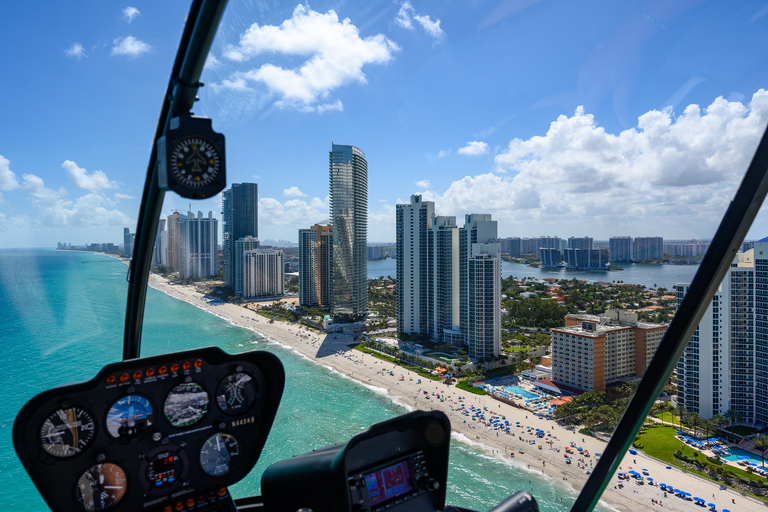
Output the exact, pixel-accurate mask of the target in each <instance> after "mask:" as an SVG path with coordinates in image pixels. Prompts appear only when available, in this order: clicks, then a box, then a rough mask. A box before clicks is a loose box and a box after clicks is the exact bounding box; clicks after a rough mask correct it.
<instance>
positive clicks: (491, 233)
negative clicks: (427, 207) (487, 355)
mask: <svg viewBox="0 0 768 512" xmlns="http://www.w3.org/2000/svg"><path fill="white" fill-rule="evenodd" d="M497 237H498V223H497V222H496V221H495V220H491V214H490V213H472V214H467V215H465V216H464V226H463V227H461V228H459V319H460V323H459V325H460V327H461V332H463V333H465V334H466V333H467V332H469V279H470V274H469V258H471V257H472V245H473V244H488V243H493V242H495V240H496V238H497ZM496 259H497V260H498V259H499V258H498V257H497V258H496ZM499 265H501V262H500V261H499ZM499 286H501V284H499ZM497 355H498V354H497ZM469 356H470V357H474V356H473V355H472V354H471V353H470V354H469Z"/></svg>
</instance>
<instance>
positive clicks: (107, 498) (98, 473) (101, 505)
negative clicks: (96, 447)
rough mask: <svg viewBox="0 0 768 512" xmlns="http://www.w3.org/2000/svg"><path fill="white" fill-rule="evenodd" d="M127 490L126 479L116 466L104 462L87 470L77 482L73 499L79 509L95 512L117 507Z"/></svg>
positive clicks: (123, 472) (120, 469)
mask: <svg viewBox="0 0 768 512" xmlns="http://www.w3.org/2000/svg"><path fill="white" fill-rule="evenodd" d="M127 488H128V477H127V476H126V474H125V471H123V469H122V468H121V467H120V466H118V465H117V464H112V463H111V462H105V463H103V464H96V465H95V466H92V467H91V468H90V469H88V470H87V471H86V472H85V473H83V474H82V476H80V478H79V479H78V480H77V487H76V488H75V498H76V499H77V504H78V506H79V509H80V510H81V511H84V512H97V511H99V510H106V509H108V508H109V507H111V506H113V505H117V504H118V503H119V502H120V500H121V499H123V496H124V495H125V491H126V489H127Z"/></svg>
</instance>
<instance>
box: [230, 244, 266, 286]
mask: <svg viewBox="0 0 768 512" xmlns="http://www.w3.org/2000/svg"><path fill="white" fill-rule="evenodd" d="M232 245H233V247H234V250H233V251H232V270H233V272H234V279H233V283H232V289H233V290H234V291H235V293H236V294H237V295H240V296H241V297H242V296H247V295H246V292H245V262H246V258H245V253H246V252H248V251H253V250H254V249H258V248H259V239H258V238H256V237H255V236H244V237H242V238H238V239H237V240H235V241H234V244H232Z"/></svg>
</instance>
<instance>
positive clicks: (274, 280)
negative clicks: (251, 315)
mask: <svg viewBox="0 0 768 512" xmlns="http://www.w3.org/2000/svg"><path fill="white" fill-rule="evenodd" d="M284 269H285V266H284V256H283V251H279V250H274V249H254V250H251V251H245V265H244V276H243V278H244V289H243V296H245V297H249V298H250V297H277V296H280V295H283V289H284V288H283V287H284V276H285V274H284Z"/></svg>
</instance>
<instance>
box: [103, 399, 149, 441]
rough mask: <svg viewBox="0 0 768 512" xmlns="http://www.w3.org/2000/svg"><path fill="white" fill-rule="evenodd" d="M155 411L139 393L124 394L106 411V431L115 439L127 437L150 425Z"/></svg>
mask: <svg viewBox="0 0 768 512" xmlns="http://www.w3.org/2000/svg"><path fill="white" fill-rule="evenodd" d="M154 420H155V412H154V410H153V409H152V404H151V403H150V402H149V400H147V399H146V398H144V397H143V396H141V395H128V396H124V397H123V398H121V399H120V400H118V401H117V402H115V403H114V404H112V407H110V408H109V412H107V432H109V435H111V436H112V437H114V438H115V439H121V438H122V439H128V438H130V437H132V436H134V435H135V434H136V433H137V432H139V431H141V430H144V429H146V428H147V427H150V426H152V423H153V422H154Z"/></svg>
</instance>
